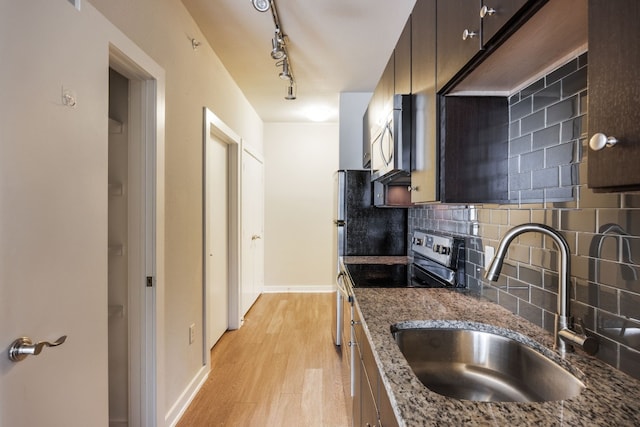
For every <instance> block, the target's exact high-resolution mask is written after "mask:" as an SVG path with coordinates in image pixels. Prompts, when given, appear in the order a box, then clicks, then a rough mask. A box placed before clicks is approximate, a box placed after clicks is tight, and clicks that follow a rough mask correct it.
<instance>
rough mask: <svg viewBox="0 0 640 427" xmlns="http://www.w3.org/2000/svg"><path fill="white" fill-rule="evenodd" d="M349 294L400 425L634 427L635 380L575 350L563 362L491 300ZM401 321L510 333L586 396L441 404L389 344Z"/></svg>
mask: <svg viewBox="0 0 640 427" xmlns="http://www.w3.org/2000/svg"><path fill="white" fill-rule="evenodd" d="M354 292H355V296H356V306H357V309H358V310H359V312H360V314H361V317H362V320H363V323H362V325H363V330H364V332H365V335H366V337H367V339H368V340H369V342H370V343H371V347H372V351H373V355H374V358H375V360H376V363H377V365H378V369H379V371H380V377H381V381H382V384H383V386H384V388H385V389H386V391H387V394H388V395H389V399H390V401H391V404H392V406H393V408H394V412H395V415H396V419H397V420H398V423H399V425H400V426H407V427H413V426H430V425H462V424H464V425H483V426H486V425H490V426H504V425H533V424H542V425H546V426H555V425H557V426H560V425H562V426H594V425H616V426H634V425H638V422H639V421H638V420H640V403H639V402H640V381H638V380H636V379H634V378H632V377H630V376H628V375H626V374H624V373H623V372H621V371H619V370H616V369H614V368H612V367H611V366H609V365H607V364H605V363H604V362H602V361H600V360H598V359H596V358H593V357H590V356H588V355H586V354H585V353H583V352H582V351H580V350H578V351H576V352H575V353H571V354H567V356H566V357H565V359H564V360H562V359H561V358H560V356H559V355H558V354H557V353H556V352H554V351H552V350H551V348H552V347H553V336H552V335H551V334H549V333H548V332H547V331H546V330H544V329H542V328H540V327H538V326H536V325H534V324H533V323H531V322H529V321H527V320H525V319H523V318H521V317H519V316H516V315H515V314H513V313H511V312H510V311H508V310H506V309H505V308H503V307H501V306H499V305H497V304H495V303H493V302H491V301H488V300H486V299H483V298H481V297H479V296H477V295H473V294H471V293H469V292H468V291H453V290H450V289H424V288H355V289H354ZM402 322H407V323H406V324H405V325H404V326H405V327H411V326H418V327H420V326H423V327H426V326H440V327H443V326H445V327H458V328H459V327H465V326H472V327H481V328H484V329H485V330H487V331H490V332H498V333H500V334H504V333H510V331H513V332H515V334H514V337H516V339H518V340H524V341H525V342H526V343H527V344H529V345H530V346H532V347H534V348H535V349H537V350H538V351H541V352H543V353H544V354H545V355H547V356H548V357H550V358H552V359H554V360H556V361H557V362H559V363H560V364H562V365H563V366H564V367H565V368H566V369H567V370H569V371H570V372H572V373H573V374H574V375H575V376H576V377H578V378H579V379H580V380H582V381H583V382H584V383H585V385H586V389H585V390H583V392H582V393H581V394H580V395H578V396H576V397H574V398H571V399H567V400H562V401H552V402H533V403H520V402H472V401H464V400H458V399H454V398H448V397H444V396H442V395H439V394H437V393H435V392H432V391H430V390H429V389H427V388H426V387H425V386H424V385H423V384H422V383H421V382H420V381H419V380H418V378H417V377H416V376H415V375H414V374H413V372H412V371H411V368H410V367H409V365H408V363H407V361H406V359H405V358H404V356H403V355H402V353H401V352H400V349H399V348H398V346H397V345H396V343H395V341H394V339H393V336H392V334H391V325H397V324H400V323H402ZM470 323H472V324H470ZM478 324H481V325H478ZM505 329H506V330H508V331H506V332H505Z"/></svg>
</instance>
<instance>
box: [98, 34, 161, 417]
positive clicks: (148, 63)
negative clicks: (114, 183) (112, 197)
mask: <svg viewBox="0 0 640 427" xmlns="http://www.w3.org/2000/svg"><path fill="white" fill-rule="evenodd" d="M109 66H110V67H111V68H113V69H114V70H116V71H117V72H118V73H120V74H122V75H123V76H125V77H126V78H128V79H129V82H130V83H129V138H130V139H129V140H130V141H132V140H136V141H141V144H129V146H130V149H129V160H130V162H129V163H130V164H129V172H130V178H131V182H130V186H129V196H130V199H131V200H139V201H140V202H139V203H134V204H133V205H132V206H130V209H131V211H130V214H129V218H130V219H129V227H130V233H131V234H130V237H129V240H130V250H129V259H130V268H129V307H130V316H129V425H139V426H145V427H147V426H148V427H151V426H156V425H163V424H164V422H165V410H164V380H163V376H162V375H161V373H163V372H164V350H163V348H164V240H165V239H164V179H165V170H164V153H165V148H164V116H165V110H164V105H165V72H164V69H162V67H160V66H159V65H158V64H157V63H155V62H154V61H153V60H152V59H151V58H150V57H149V56H147V55H146V54H145V53H144V52H143V51H141V50H140V49H139V48H138V47H137V46H135V44H133V43H132V42H131V41H129V40H128V39H125V38H123V39H121V40H119V41H112V42H111V43H110V45H109ZM136 148H137V150H136ZM149 277H150V278H151V279H150V280H151V283H150V284H151V285H152V286H148V279H147V278H149ZM135 290H138V292H134V291H135Z"/></svg>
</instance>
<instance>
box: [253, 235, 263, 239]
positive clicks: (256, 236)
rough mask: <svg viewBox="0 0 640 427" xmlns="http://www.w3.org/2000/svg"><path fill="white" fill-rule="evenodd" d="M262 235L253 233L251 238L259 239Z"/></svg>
mask: <svg viewBox="0 0 640 427" xmlns="http://www.w3.org/2000/svg"><path fill="white" fill-rule="evenodd" d="M261 238H262V237H261V236H260V235H259V234H254V235H253V236H251V240H258V239H261Z"/></svg>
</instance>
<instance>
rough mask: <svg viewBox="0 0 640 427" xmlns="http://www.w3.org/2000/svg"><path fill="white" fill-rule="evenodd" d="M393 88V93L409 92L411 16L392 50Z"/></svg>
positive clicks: (402, 93)
mask: <svg viewBox="0 0 640 427" xmlns="http://www.w3.org/2000/svg"><path fill="white" fill-rule="evenodd" d="M394 61H395V69H394V90H393V92H394V93H395V94H400V95H404V94H408V93H411V16H409V19H408V20H407V23H406V24H405V26H404V29H403V30H402V34H400V38H399V39H398V43H397V44H396V48H395V50H394Z"/></svg>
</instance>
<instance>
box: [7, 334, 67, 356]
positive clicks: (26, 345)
mask: <svg viewBox="0 0 640 427" xmlns="http://www.w3.org/2000/svg"><path fill="white" fill-rule="evenodd" d="M66 340H67V336H66V335H63V336H61V337H60V338H58V339H57V340H55V341H54V342H49V341H40V342H38V343H36V344H34V343H33V341H31V338H28V337H21V338H18V339H17V340H15V341H14V342H12V343H11V346H10V347H9V360H11V361H12V362H20V361H21V360H24V359H25V358H26V357H27V356H37V355H39V354H40V352H42V349H43V348H45V347H57V346H59V345H60V344H62V343H64V342H65V341H66Z"/></svg>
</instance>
